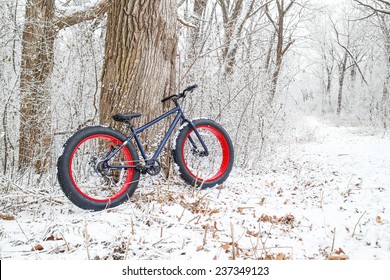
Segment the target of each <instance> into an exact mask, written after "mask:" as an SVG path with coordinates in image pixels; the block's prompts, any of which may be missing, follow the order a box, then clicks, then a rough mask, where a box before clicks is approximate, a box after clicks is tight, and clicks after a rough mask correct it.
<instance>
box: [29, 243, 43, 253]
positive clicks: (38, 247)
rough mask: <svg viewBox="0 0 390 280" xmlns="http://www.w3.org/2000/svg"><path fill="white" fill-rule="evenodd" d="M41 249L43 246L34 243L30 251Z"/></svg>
mask: <svg viewBox="0 0 390 280" xmlns="http://www.w3.org/2000/svg"><path fill="white" fill-rule="evenodd" d="M42 250H43V246H42V245H41V244H38V245H35V246H34V247H33V248H32V249H31V251H42Z"/></svg>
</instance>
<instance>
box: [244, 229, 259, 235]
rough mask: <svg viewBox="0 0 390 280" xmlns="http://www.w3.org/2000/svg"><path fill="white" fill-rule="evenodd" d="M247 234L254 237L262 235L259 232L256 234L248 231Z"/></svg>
mask: <svg viewBox="0 0 390 280" xmlns="http://www.w3.org/2000/svg"><path fill="white" fill-rule="evenodd" d="M246 234H248V235H250V236H253V237H258V236H259V234H260V232H259V231H258V232H254V231H251V230H249V229H248V230H247V231H246Z"/></svg>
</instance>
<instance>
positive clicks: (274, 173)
mask: <svg viewBox="0 0 390 280" xmlns="http://www.w3.org/2000/svg"><path fill="white" fill-rule="evenodd" d="M301 126H302V127H301V128H300V129H298V130H297V133H296V135H295V136H294V138H295V139H296V141H297V142H298V144H296V143H294V144H290V145H289V147H288V149H284V150H283V151H281V152H280V153H278V154H277V155H275V159H274V162H270V163H269V170H268V171H267V172H265V171H261V172H260V171H256V170H253V171H252V172H240V171H239V170H238V169H236V170H235V172H234V174H232V176H231V178H229V180H228V181H227V182H226V183H225V184H224V186H222V187H219V188H214V189H211V190H206V191H198V190H193V189H191V188H189V187H186V186H183V184H182V183H181V182H180V181H178V182H166V181H164V180H163V179H158V178H157V179H153V180H146V181H144V182H142V184H140V189H139V190H138V191H137V192H136V194H135V195H134V197H133V198H132V201H131V202H129V203H126V204H124V205H122V206H120V207H117V208H115V209H111V210H107V211H102V212H98V213H88V212H84V211H82V210H80V209H78V208H76V207H75V206H73V205H71V204H70V202H68V201H67V200H66V199H65V198H64V197H63V195H62V194H61V193H59V192H57V193H55V194H50V195H49V194H46V195H41V194H37V195H36V196H31V195H30V196H26V195H24V194H21V193H14V194H10V195H9V197H10V198H12V199H15V198H18V197H19V199H20V200H22V201H23V204H20V206H15V205H17V203H14V204H15V205H14V207H11V208H7V209H12V210H13V212H7V213H5V212H4V211H5V210H4V209H3V210H1V211H3V212H4V213H3V212H1V211H0V214H7V215H10V217H12V218H14V219H3V220H1V224H0V258H1V259H8V258H14V259H184V260H186V259H192V260H194V259H198V260H207V259H210V260H211V259H231V258H236V259H320V260H321V259H322V260H323V259H327V258H349V259H355V260H374V259H387V260H388V259H390V234H389V233H390V209H389V201H390V186H389V184H390V183H389V182H390V157H389V155H390V139H389V138H382V137H381V136H379V135H371V134H370V133H368V132H366V131H365V130H364V129H361V128H349V127H335V126H332V125H328V124H325V123H323V122H320V121H318V120H317V119H315V118H314V117H307V118H304V119H302V124H301ZM57 187H58V186H55V188H57ZM3 199H9V198H3ZM3 204H4V203H3ZM9 211H10V210H9ZM38 245H40V246H41V247H38V248H39V249H40V250H39V251H31V248H32V247H36V246H38ZM233 252H234V253H233Z"/></svg>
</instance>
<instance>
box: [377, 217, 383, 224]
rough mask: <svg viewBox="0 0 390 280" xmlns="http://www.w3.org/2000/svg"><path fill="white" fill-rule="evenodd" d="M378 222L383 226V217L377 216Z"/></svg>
mask: <svg viewBox="0 0 390 280" xmlns="http://www.w3.org/2000/svg"><path fill="white" fill-rule="evenodd" d="M376 222H377V223H378V224H381V223H382V218H381V216H376Z"/></svg>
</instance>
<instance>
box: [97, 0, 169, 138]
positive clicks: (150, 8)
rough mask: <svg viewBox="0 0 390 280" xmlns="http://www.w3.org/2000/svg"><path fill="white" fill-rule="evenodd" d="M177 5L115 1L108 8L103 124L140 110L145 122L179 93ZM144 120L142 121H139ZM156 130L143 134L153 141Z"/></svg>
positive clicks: (152, 0)
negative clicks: (162, 103)
mask: <svg viewBox="0 0 390 280" xmlns="http://www.w3.org/2000/svg"><path fill="white" fill-rule="evenodd" d="M176 22H177V7H176V1H175V0H168V1H157V0H150V1H141V0H135V1H124V0H121V1H114V2H111V6H110V8H109V11H108V21H107V30H106V41H105V58H104V65H103V74H102V88H101V96H100V123H101V124H108V125H111V126H114V127H116V128H119V125H118V124H115V123H114V122H113V121H112V119H111V116H112V115H113V114H115V113H119V112H121V113H130V112H139V113H142V114H143V118H142V120H143V123H144V122H145V121H150V120H152V119H153V118H155V117H157V116H158V115H160V114H161V113H162V112H163V106H162V105H161V99H162V98H163V97H164V96H167V95H170V94H172V93H174V92H175V90H176V89H175V84H176V81H175V78H176V55H177V32H176ZM135 124H136V125H137V124H138V125H139V122H137V121H136V122H135ZM154 133H155V130H153V129H149V130H148V131H145V133H143V135H142V136H144V138H143V140H144V141H148V140H149V139H150V138H151V137H152V135H153V134H154Z"/></svg>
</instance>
